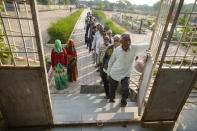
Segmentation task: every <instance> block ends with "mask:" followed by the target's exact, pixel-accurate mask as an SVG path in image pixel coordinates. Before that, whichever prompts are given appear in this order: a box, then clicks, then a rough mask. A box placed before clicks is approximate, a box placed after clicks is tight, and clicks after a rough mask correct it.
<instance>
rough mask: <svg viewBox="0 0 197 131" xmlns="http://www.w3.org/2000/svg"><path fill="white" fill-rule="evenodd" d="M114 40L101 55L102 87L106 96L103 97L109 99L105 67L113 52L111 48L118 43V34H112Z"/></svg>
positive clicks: (115, 46)
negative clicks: (102, 55)
mask: <svg viewBox="0 0 197 131" xmlns="http://www.w3.org/2000/svg"><path fill="white" fill-rule="evenodd" d="M113 40H114V41H113V42H112V43H114V44H111V45H109V47H108V48H107V50H106V51H105V55H104V57H103V74H102V79H103V82H104V89H105V94H106V96H105V97H104V98H105V99H109V80H107V67H108V62H109V59H110V57H111V55H112V53H113V50H114V49H115V48H117V47H118V46H119V45H120V35H115V36H114V39H113Z"/></svg>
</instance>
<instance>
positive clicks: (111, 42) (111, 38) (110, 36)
mask: <svg viewBox="0 0 197 131" xmlns="http://www.w3.org/2000/svg"><path fill="white" fill-rule="evenodd" d="M107 35H108V36H109V43H110V44H113V41H114V40H113V37H112V30H108V31H107Z"/></svg>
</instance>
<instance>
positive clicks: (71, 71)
mask: <svg viewBox="0 0 197 131" xmlns="http://www.w3.org/2000/svg"><path fill="white" fill-rule="evenodd" d="M65 49H66V51H67V54H68V63H69V64H68V80H69V81H70V82H72V81H76V80H77V75H78V71H77V52H76V49H75V45H74V41H73V40H72V39H69V40H68V43H67V46H65Z"/></svg>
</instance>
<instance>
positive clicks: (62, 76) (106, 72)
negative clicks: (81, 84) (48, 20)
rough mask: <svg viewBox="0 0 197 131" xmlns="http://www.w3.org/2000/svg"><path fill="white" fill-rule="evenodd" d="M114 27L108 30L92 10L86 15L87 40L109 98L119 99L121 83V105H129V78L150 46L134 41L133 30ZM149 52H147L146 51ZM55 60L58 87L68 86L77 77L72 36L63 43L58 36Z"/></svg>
mask: <svg viewBox="0 0 197 131" xmlns="http://www.w3.org/2000/svg"><path fill="white" fill-rule="evenodd" d="M112 33H113V32H112V30H107V31H106V30H105V28H104V26H103V25H101V24H99V23H96V19H95V18H94V16H93V14H91V13H90V12H88V13H87V17H86V19H85V44H87V48H88V49H89V52H92V53H93V59H94V60H93V61H94V63H95V68H97V71H98V72H99V73H100V77H101V79H102V81H101V84H104V90H105V94H106V96H105V97H104V98H105V99H109V102H112V103H113V102H115V92H116V89H117V87H118V84H119V83H120V84H121V89H122V98H121V103H120V104H121V106H122V107H125V106H126V105H127V98H128V96H129V80H130V76H131V71H132V67H133V63H134V61H135V59H136V56H138V55H139V54H143V53H144V52H145V51H146V50H147V49H148V46H149V45H148V44H147V43H144V44H131V38H130V34H129V33H123V34H121V35H119V34H115V35H114V37H112ZM144 54H145V53H144ZM51 64H52V67H53V69H54V78H55V84H56V89H57V90H62V89H66V88H67V87H68V83H69V82H73V81H76V80H77V76H78V71H77V52H76V49H75V45H74V41H73V40H72V39H69V40H68V42H67V45H66V46H65V47H62V44H61V41H60V40H56V41H55V46H54V48H53V49H52V52H51Z"/></svg>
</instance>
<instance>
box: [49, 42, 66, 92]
mask: <svg viewBox="0 0 197 131" xmlns="http://www.w3.org/2000/svg"><path fill="white" fill-rule="evenodd" d="M51 65H52V67H53V70H54V78H55V85H56V89H57V90H63V89H66V88H67V87H68V78H67V67H68V55H67V52H66V50H65V49H64V48H62V44H61V41H60V40H55V47H54V48H53V49H52V52H51Z"/></svg>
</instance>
